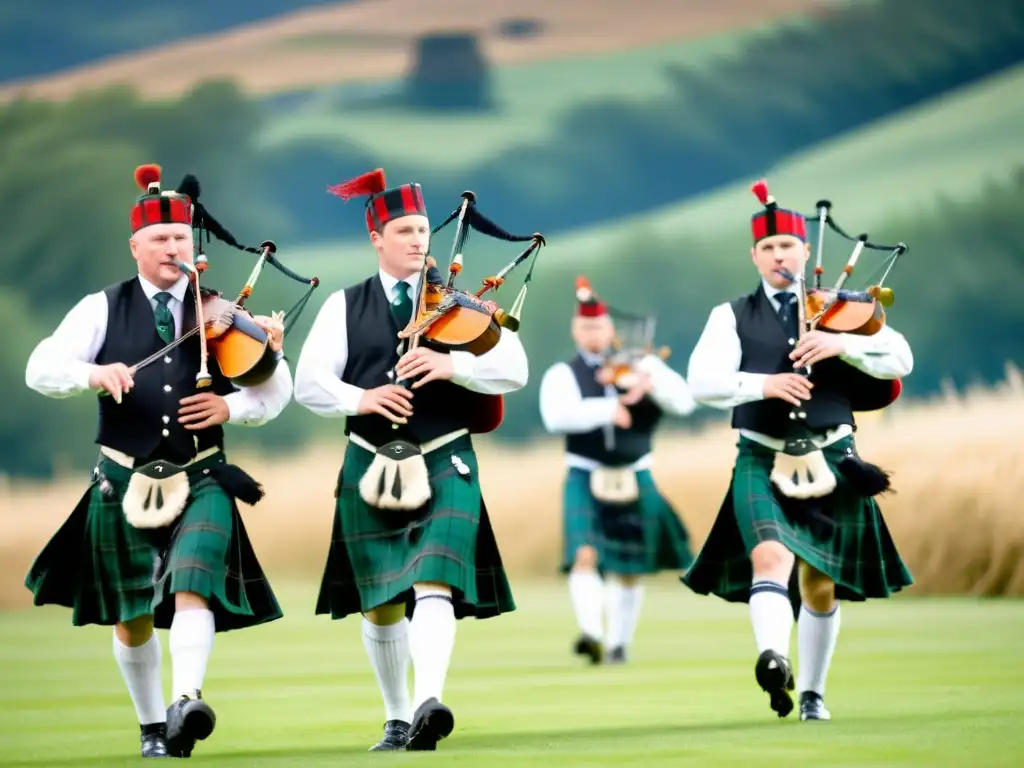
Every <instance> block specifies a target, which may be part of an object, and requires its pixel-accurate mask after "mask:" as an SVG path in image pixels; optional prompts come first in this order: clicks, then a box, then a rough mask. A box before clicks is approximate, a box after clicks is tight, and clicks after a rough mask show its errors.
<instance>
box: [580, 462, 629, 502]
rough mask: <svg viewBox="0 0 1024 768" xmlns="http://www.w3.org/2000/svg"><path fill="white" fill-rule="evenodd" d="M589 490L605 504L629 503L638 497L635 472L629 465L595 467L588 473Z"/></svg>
mask: <svg viewBox="0 0 1024 768" xmlns="http://www.w3.org/2000/svg"><path fill="white" fill-rule="evenodd" d="M590 492H591V493H592V494H593V495H594V498H595V499H597V500H598V501H602V502H604V503H605V504H630V503H632V502H634V501H636V500H637V499H638V498H640V486H639V485H638V484H637V481H636V472H635V471H634V470H633V469H630V468H629V467H597V468H596V469H594V470H593V471H592V472H591V473H590Z"/></svg>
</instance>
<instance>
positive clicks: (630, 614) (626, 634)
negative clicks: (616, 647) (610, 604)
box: [622, 583, 644, 646]
mask: <svg viewBox="0 0 1024 768" xmlns="http://www.w3.org/2000/svg"><path fill="white" fill-rule="evenodd" d="M622 596H623V609H622V644H623V645H626V646H628V645H629V644H630V643H632V642H633V635H634V634H636V625H637V624H638V623H639V621H640V606H641V605H643V601H644V586H643V584H640V583H637V584H633V585H632V586H630V587H623V588H622Z"/></svg>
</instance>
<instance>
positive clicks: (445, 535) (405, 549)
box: [316, 435, 515, 619]
mask: <svg viewBox="0 0 1024 768" xmlns="http://www.w3.org/2000/svg"><path fill="white" fill-rule="evenodd" d="M453 456H457V457H458V458H459V459H461V460H462V462H463V463H464V464H465V465H466V466H467V467H468V468H469V474H468V475H462V474H459V472H458V471H457V470H456V467H455V465H454V464H453V463H452V457H453ZM373 458H374V454H373V453H371V452H369V451H367V450H365V449H364V448H362V447H360V446H358V445H355V444H354V443H352V442H351V441H350V442H349V443H348V446H347V448H346V450H345V457H344V460H343V465H342V468H341V471H340V472H339V476H338V489H337V492H336V496H337V500H336V503H335V513H334V525H333V530H332V532H331V545H330V549H329V550H328V555H327V563H326V565H325V567H324V573H323V579H322V581H321V585H320V593H319V596H318V598H317V603H316V614H330V616H331V618H332V619H341V618H344V617H345V616H348V615H351V614H355V613H365V612H367V611H370V610H372V609H373V608H376V607H377V606H380V605H384V604H386V603H388V604H400V603H403V602H404V603H405V604H406V612H407V615H409V616H411V615H412V611H413V608H414V605H415V600H413V599H412V596H413V585H414V584H417V583H420V582H426V581H433V582H439V583H443V584H448V585H449V586H450V587H451V588H452V598H453V603H454V606H455V616H456V618H459V619H461V618H465V617H469V616H472V617H475V618H477V619H487V618H491V617H493V616H497V615H499V614H502V613H510V612H511V611H514V610H515V602H514V600H513V598H512V588H511V586H510V585H509V582H508V578H507V576H506V574H505V568H504V566H503V564H502V561H501V555H500V553H499V552H498V544H497V542H496V541H495V538H494V532H493V530H492V529H491V523H490V518H489V517H488V515H487V508H486V506H485V505H484V501H483V498H482V496H481V493H480V477H479V471H480V470H479V466H478V464H477V457H476V453H475V451H474V450H473V444H472V440H471V438H470V437H469V435H464V436H462V437H459V438H456V439H455V440H454V441H452V442H451V443H449V444H447V445H444V446H442V447H440V448H438V449H436V450H434V451H431V452H430V453H427V454H426V455H424V457H423V458H424V460H425V461H426V465H427V472H428V474H429V477H430V486H431V498H430V499H429V500H428V501H427V502H426V503H425V504H424V505H423V506H422V507H421V508H420V509H418V510H414V511H396V510H382V509H377V508H375V507H371V506H370V505H368V504H367V503H366V502H365V501H364V500H363V498H362V496H361V495H360V493H359V487H358V486H359V481H360V479H361V478H362V477H363V474H364V473H365V472H366V470H367V468H368V467H369V466H370V463H371V462H372V461H373Z"/></svg>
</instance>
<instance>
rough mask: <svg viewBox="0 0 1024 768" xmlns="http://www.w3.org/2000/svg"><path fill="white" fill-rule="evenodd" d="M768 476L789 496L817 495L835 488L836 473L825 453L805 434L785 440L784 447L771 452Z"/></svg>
mask: <svg viewBox="0 0 1024 768" xmlns="http://www.w3.org/2000/svg"><path fill="white" fill-rule="evenodd" d="M770 479H771V481H772V483H774V484H775V487H776V488H778V489H779V492H780V493H781V494H782V495H783V496H787V497H789V498H791V499H817V498H820V497H822V496H828V495H829V494H830V493H832V491H834V490H835V489H836V476H835V474H834V473H833V472H832V469H831V468H830V467H829V465H828V461H827V460H826V459H825V454H824V453H822V452H821V450H820V449H819V448H818V447H817V446H815V445H814V443H812V442H811V441H810V439H808V438H799V439H797V440H790V441H787V442H786V449H785V451H779V452H778V453H776V454H775V464H774V465H773V466H772V472H771V475H770Z"/></svg>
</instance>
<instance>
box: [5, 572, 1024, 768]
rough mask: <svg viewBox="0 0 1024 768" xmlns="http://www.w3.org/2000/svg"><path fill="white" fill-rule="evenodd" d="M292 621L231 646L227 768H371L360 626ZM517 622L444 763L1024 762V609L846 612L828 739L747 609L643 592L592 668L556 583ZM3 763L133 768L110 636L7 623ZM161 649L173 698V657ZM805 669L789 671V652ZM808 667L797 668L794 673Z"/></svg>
mask: <svg viewBox="0 0 1024 768" xmlns="http://www.w3.org/2000/svg"><path fill="white" fill-rule="evenodd" d="M279 591H280V597H281V600H282V604H283V606H284V609H285V613H286V616H285V618H284V619H283V620H282V621H279V622H276V623H275V624H271V625H268V626H266V627H260V628H257V629H254V630H250V631H248V632H244V633H230V634H226V635H220V636H218V637H217V640H216V643H215V647H214V655H213V658H212V660H211V663H210V667H209V671H208V674H207V677H206V684H205V691H204V692H205V694H206V696H207V698H208V700H209V701H210V702H211V704H212V705H213V706H214V707H215V708H216V711H217V716H218V721H217V730H216V731H215V732H214V734H213V736H212V737H211V738H210V740H209V741H207V742H202V743H200V745H199V747H198V748H197V750H196V752H195V754H194V759H198V760H200V761H202V762H207V763H211V764H216V765H224V766H228V765H233V766H235V765H237V766H271V765H279V766H285V765H298V764H300V761H301V764H305V765H316V766H320V765H323V766H327V765H331V766H339V765H371V764H374V761H377V762H379V761H381V760H383V761H384V762H387V763H391V762H392V761H393V760H395V759H396V758H394V757H388V756H383V757H381V756H370V755H367V754H366V752H365V751H366V749H367V747H368V746H369V745H370V744H372V743H374V742H375V741H376V740H377V739H378V738H379V736H380V733H381V724H382V722H383V717H384V715H383V707H382V705H381V703H380V698H379V694H378V693H377V689H376V683H375V681H374V678H373V673H372V672H371V670H370V668H369V664H368V662H367V661H366V657H365V654H364V651H363V648H362V643H361V640H360V635H359V623H358V620H348V621H343V622H333V623H332V622H330V621H329V620H327V619H326V618H324V617H313V616H312V615H311V613H312V604H313V601H314V599H315V595H316V588H315V585H313V584H305V585H299V584H293V585H288V586H286V587H280V588H279ZM516 599H517V601H518V610H517V611H516V612H514V613H512V614H510V615H508V616H506V617H503V618H498V619H494V620H488V621H484V622H479V623H474V622H461V623H460V624H459V628H458V634H457V636H456V646H455V655H454V660H453V663H452V666H451V670H450V673H449V676H448V684H447V686H446V689H445V701H446V703H448V705H449V706H451V707H452V709H453V711H454V712H455V717H456V729H455V731H454V732H453V734H452V736H451V737H450V738H449V739H448V740H446V741H444V742H442V743H441V745H440V747H439V750H438V752H437V753H436V754H435V755H434V756H430V755H424V756H421V757H413V758H409V757H408V756H404V757H399V758H397V759H399V760H408V759H413V760H423V761H426V762H427V763H429V764H433V765H467V766H468V765H477V766H487V767H488V768H501V767H502V766H527V765H538V766H553V765H567V766H610V765H616V766H627V765H631V766H641V765H642V766H645V767H647V768H651V767H653V766H666V767H668V766H673V767H674V766H679V765H687V766H691V765H692V766H712V765H713V766H743V767H749V766H751V765H758V766H792V765H820V766H863V765H877V766H883V765H884V766H929V768H936V767H937V766H956V768H961V767H962V766H970V765H975V766H993V767H994V766H1014V765H1019V764H1020V759H1021V755H1022V754H1024V730H1022V729H1021V728H1020V723H1021V718H1022V716H1024V650H1022V646H1021V643H1020V639H1021V638H1022V637H1024V603H1022V602H1020V601H1013V600H998V601H995V600H993V601H976V600H967V599H964V600H940V599H925V600H920V599H919V600H915V599H909V598H898V599H896V600H892V601H889V602H881V603H870V604H867V605H854V604H845V605H844V606H843V608H842V610H843V619H842V621H843V623H842V631H841V634H840V638H839V645H838V650H837V652H836V657H835V662H834V665H833V672H832V674H831V676H830V680H829V686H828V690H827V693H826V697H827V698H826V700H827V704H828V706H829V708H830V710H831V712H832V717H833V720H832V721H831V722H829V723H818V724H808V723H801V722H799V720H797V719H795V718H794V717H793V716H792V715H791V716H790V717H789V718H787V719H786V720H784V721H779V720H778V718H777V717H776V716H775V714H774V713H773V712H771V711H770V710H769V708H768V704H767V697H766V696H765V695H764V694H763V693H762V692H761V691H760V690H759V689H758V688H757V686H756V684H755V682H754V680H753V664H754V659H755V657H756V649H755V647H754V643H753V637H752V633H751V631H750V626H749V622H748V619H747V613H746V610H745V606H730V605H727V604H725V603H723V602H721V601H719V600H717V599H714V598H698V597H696V596H694V595H693V594H692V593H689V592H688V591H687V590H686V589H685V588H684V587H682V585H679V584H678V582H675V581H674V580H673V579H671V578H668V577H665V578H662V579H659V580H658V582H657V583H654V584H652V585H650V586H649V588H648V592H647V596H646V598H645V603H644V610H643V615H642V617H641V621H640V626H639V629H638V632H637V638H636V642H635V647H634V650H633V658H632V660H631V663H630V664H629V665H628V666H625V667H604V668H588V667H584V666H583V665H582V664H581V663H580V662H579V661H578V660H577V658H576V657H574V656H572V655H571V654H570V653H569V646H570V644H571V642H572V640H573V639H574V636H575V626H574V622H573V620H572V616H571V613H570V611H569V609H568V605H569V604H568V597H567V594H566V590H565V586H564V584H563V583H561V582H551V583H546V584H542V583H531V584H529V585H527V584H522V583H518V584H516ZM0 637H2V639H3V645H2V650H0V675H2V677H3V680H4V682H5V685H4V686H3V687H2V688H0V764H3V765H5V766H7V767H8V768H14V766H29V765H34V766H43V765H47V766H58V765H68V766H71V765H74V766H98V765H111V766H112V765H128V764H135V763H136V762H137V760H138V757H137V755H138V752H137V749H138V729H137V726H136V724H135V719H134V710H133V709H132V706H131V702H130V700H129V699H128V696H127V693H126V691H125V690H124V684H123V683H122V681H121V678H120V675H119V673H118V671H117V667H116V666H115V664H114V661H113V658H112V656H111V652H110V642H111V641H110V631H109V630H108V629H103V628H97V627H92V628H87V629H81V630H75V629H73V628H72V627H71V626H70V624H69V617H68V613H67V612H63V611H59V610H38V611H36V612H34V613H30V614H23V613H9V614H0ZM161 642H162V643H163V646H164V675H165V690H168V689H169V686H170V656H169V653H168V652H167V650H166V648H167V639H166V634H162V637H161ZM791 653H792V654H793V656H794V657H796V656H797V654H796V635H795V632H794V635H793V646H792V649H791ZM797 661H798V659H795V661H794V663H797Z"/></svg>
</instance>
